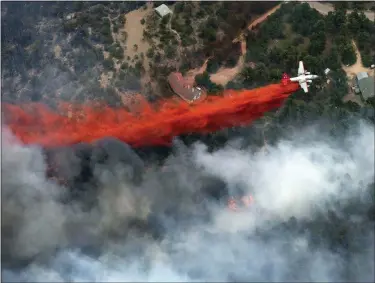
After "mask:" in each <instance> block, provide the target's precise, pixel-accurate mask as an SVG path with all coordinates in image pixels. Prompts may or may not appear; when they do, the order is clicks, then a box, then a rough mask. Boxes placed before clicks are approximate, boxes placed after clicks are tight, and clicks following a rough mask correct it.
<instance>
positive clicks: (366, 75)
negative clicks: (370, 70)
mask: <svg viewBox="0 0 375 283" xmlns="http://www.w3.org/2000/svg"><path fill="white" fill-rule="evenodd" d="M364 78H368V74H367V73H366V72H359V73H358V74H357V80H358V81H359V80H362V79H364Z"/></svg>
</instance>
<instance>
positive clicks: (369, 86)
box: [358, 77, 375, 100]
mask: <svg viewBox="0 0 375 283" xmlns="http://www.w3.org/2000/svg"><path fill="white" fill-rule="evenodd" d="M374 85H375V80H374V78H372V77H367V78H363V79H360V80H358V87H359V89H360V91H361V93H362V96H363V98H364V99H365V100H366V99H368V98H369V97H372V96H374V95H375V90H374V88H375V87H374Z"/></svg>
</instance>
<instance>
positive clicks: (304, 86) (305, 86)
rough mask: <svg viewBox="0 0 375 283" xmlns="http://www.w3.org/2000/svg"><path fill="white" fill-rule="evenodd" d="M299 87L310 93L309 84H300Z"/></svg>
mask: <svg viewBox="0 0 375 283" xmlns="http://www.w3.org/2000/svg"><path fill="white" fill-rule="evenodd" d="M299 85H300V86H301V88H302V89H303V90H304V92H309V90H308V88H307V82H306V81H305V82H302V83H299Z"/></svg>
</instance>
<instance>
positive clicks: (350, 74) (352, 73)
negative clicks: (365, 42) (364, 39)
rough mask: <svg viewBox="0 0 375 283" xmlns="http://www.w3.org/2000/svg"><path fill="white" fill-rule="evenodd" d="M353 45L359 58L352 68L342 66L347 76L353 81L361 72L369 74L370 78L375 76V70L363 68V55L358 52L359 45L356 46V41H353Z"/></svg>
mask: <svg viewBox="0 0 375 283" xmlns="http://www.w3.org/2000/svg"><path fill="white" fill-rule="evenodd" d="M352 44H353V47H354V50H355V54H356V56H357V61H356V62H355V64H354V65H351V66H348V67H347V66H342V68H343V70H344V71H345V72H346V75H347V76H348V77H349V78H350V79H353V78H354V76H355V75H356V74H357V73H359V72H367V73H368V74H369V75H370V76H373V75H374V70H373V69H370V68H366V67H364V66H363V64H362V58H361V54H360V53H359V50H358V48H357V45H356V44H355V41H354V40H353V41H352Z"/></svg>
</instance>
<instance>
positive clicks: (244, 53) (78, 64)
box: [2, 2, 375, 109]
mask: <svg viewBox="0 0 375 283" xmlns="http://www.w3.org/2000/svg"><path fill="white" fill-rule="evenodd" d="M159 4H162V2H158V5H159ZM166 4H167V5H168V6H169V8H170V9H171V10H172V11H173V14H172V15H170V16H167V17H165V18H163V19H161V18H160V17H159V16H158V15H157V14H156V13H155V12H154V9H153V8H154V4H153V3H145V2H112V3H111V2H80V3H78V2H77V3H74V2H64V3H62V2H57V3H53V2H51V3H48V4H46V5H40V4H38V3H21V2H15V3H10V2H9V3H8V2H6V3H3V4H2V16H3V19H4V21H3V25H2V51H3V52H2V62H3V64H2V93H3V101H9V102H18V103H19V102H28V101H35V102H37V101H42V102H44V103H47V104H50V105H52V106H53V105H54V104H55V103H56V101H58V100H60V101H61V100H63V101H71V102H85V101H105V102H106V103H107V104H109V105H111V106H124V105H125V104H127V101H128V100H129V98H132V97H134V94H135V93H142V95H143V96H144V97H145V98H146V99H148V100H149V101H153V100H156V99H159V98H161V97H168V96H172V95H173V93H172V92H171V91H170V88H169V86H168V84H167V81H166V78H167V75H168V74H169V73H170V72H172V71H180V72H181V73H183V74H184V75H185V77H186V78H187V80H188V81H190V82H191V83H194V81H195V83H197V84H199V85H202V86H204V87H206V88H207V89H208V90H209V92H210V93H211V94H215V93H220V91H221V90H222V89H223V88H235V89H238V88H254V87H257V86H260V85H265V84H268V83H270V82H278V81H279V80H280V77H281V74H282V72H288V73H291V74H293V73H295V72H296V68H297V64H296V62H298V60H303V61H304V62H305V65H306V67H307V68H308V69H309V70H310V71H312V72H314V73H317V74H319V75H321V77H322V78H323V79H322V80H320V81H318V82H316V83H314V84H313V86H312V89H311V95H308V96H307V98H306V96H302V95H301V93H297V94H296V95H295V98H292V99H290V103H292V104H293V103H295V101H299V102H298V104H304V105H305V106H306V107H307V105H306V102H307V101H311V100H314V101H316V103H318V104H319V103H321V105H323V106H324V107H326V106H327V105H336V104H337V103H342V100H343V97H345V96H346V95H347V94H348V92H349V89H348V85H347V78H346V77H345V75H344V74H345V73H344V72H343V68H344V69H345V68H350V67H345V66H346V65H348V66H350V65H353V64H355V63H356V60H357V58H356V53H355V49H354V47H355V45H353V44H352V41H353V40H354V42H355V43H356V46H357V47H358V49H359V52H360V54H361V61H362V63H363V65H364V68H368V67H369V65H370V64H371V62H374V61H375V53H374V50H373V48H371V46H373V45H375V36H374V34H375V28H374V23H373V22H371V21H369V20H368V19H367V18H366V15H365V14H363V13H362V12H360V11H347V10H346V8H345V7H341V6H338V7H336V6H335V7H336V8H335V10H334V11H333V12H330V13H328V14H327V15H323V14H321V13H319V12H318V11H317V10H315V9H313V8H311V7H310V6H311V5H309V4H306V3H305V4H301V3H297V2H292V3H287V4H285V3H284V4H282V5H281V6H280V5H279V3H278V2H262V4H259V3H255V2H245V3H239V2H176V3H175V2H166ZM279 7H280V8H279ZM30 11H32V12H33V16H31V13H30ZM231 15H236V16H235V17H233V16H231ZM21 19H22V20H21ZM21 30H22V32H20V31H21ZM326 68H330V69H331V70H332V72H331V73H330V74H329V76H328V77H326V76H325V74H324V73H323V71H324V70H325V69H326ZM345 70H346V69H345ZM327 80H329V82H330V83H329V84H327V83H326V81H327ZM328 93H329V94H328ZM346 100H347V99H346ZM346 100H345V101H346ZM354 101H355V100H354ZM309 105H312V107H313V108H314V107H316V104H314V103H313V104H311V102H309ZM342 106H345V107H348V108H350V109H357V106H355V105H352V104H351V103H350V102H349V104H348V103H345V104H344V105H342ZM365 106H366V104H365Z"/></svg>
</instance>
